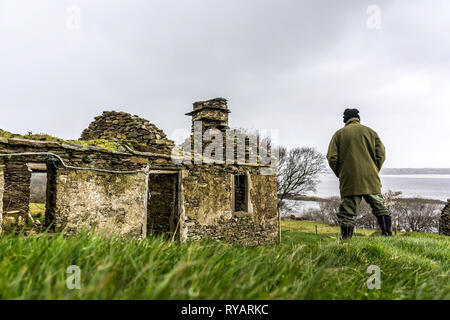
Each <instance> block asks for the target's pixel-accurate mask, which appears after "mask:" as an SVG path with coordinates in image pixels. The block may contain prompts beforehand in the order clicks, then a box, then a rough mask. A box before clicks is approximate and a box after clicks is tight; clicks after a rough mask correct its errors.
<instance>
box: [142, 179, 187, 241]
mask: <svg viewBox="0 0 450 320" xmlns="http://www.w3.org/2000/svg"><path fill="white" fill-rule="evenodd" d="M178 211H179V210H178V173H156V174H150V175H149V179H148V204H147V234H151V233H152V234H155V235H167V236H173V235H174V233H178V231H179V212H178Z"/></svg>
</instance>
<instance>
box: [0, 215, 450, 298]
mask: <svg viewBox="0 0 450 320" xmlns="http://www.w3.org/2000/svg"><path fill="white" fill-rule="evenodd" d="M315 225H318V226H319V228H318V233H317V234H316V233H315ZM284 230H285V231H284V233H283V244H282V245H281V246H263V247H258V248H250V247H243V246H238V245H228V244H224V243H217V242H208V241H205V242H201V243H185V244H180V243H176V242H170V241H167V240H164V239H163V238H158V237H150V238H147V239H145V240H142V241H139V240H135V239H126V240H124V239H118V238H112V237H102V236H89V235H86V234H85V235H80V236H77V237H68V238H66V237H63V236H61V235H56V236H52V235H48V234H44V235H40V236H37V235H31V236H21V235H19V236H13V235H3V236H2V237H0V298H2V299H450V281H449V280H450V277H449V261H450V250H449V248H450V240H449V238H448V237H444V236H437V235H426V234H402V235H400V236H398V237H395V238H390V239H387V238H382V237H378V236H370V235H369V233H367V232H360V233H358V236H357V237H355V238H354V239H352V240H351V241H347V242H344V243H341V242H339V241H337V240H336V233H337V229H335V228H330V227H326V226H324V225H320V224H317V223H311V222H304V221H295V222H284ZM70 265H77V266H79V267H80V268H81V289H80V290H77V289H74V290H69V289H68V288H67V286H66V279H67V277H68V276H69V275H68V274H67V273H66V270H67V267H68V266H70ZM369 265H377V266H379V267H380V268H381V281H382V282H381V289H380V290H376V289H375V290H369V289H368V288H367V286H366V280H367V278H368V277H369V276H370V274H367V273H366V270H367V267H368V266H369Z"/></svg>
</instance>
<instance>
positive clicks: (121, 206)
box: [53, 169, 147, 237]
mask: <svg viewBox="0 0 450 320" xmlns="http://www.w3.org/2000/svg"><path fill="white" fill-rule="evenodd" d="M146 183H147V179H146V175H145V174H144V173H136V174H111V173H100V172H94V171H86V170H68V169H58V170H57V172H56V192H55V198H56V201H55V211H54V217H53V218H54V221H53V223H54V229H55V231H56V232H62V231H64V232H65V233H66V234H76V233H79V232H81V231H83V230H89V231H90V230H93V229H95V230H96V231H103V232H105V233H107V234H116V235H120V236H134V237H139V236H141V235H143V228H144V225H145V219H146V212H147V186H146Z"/></svg>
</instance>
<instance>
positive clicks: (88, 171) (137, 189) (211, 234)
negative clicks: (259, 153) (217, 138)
mask: <svg viewBox="0 0 450 320" xmlns="http://www.w3.org/2000/svg"><path fill="white" fill-rule="evenodd" d="M229 114H230V111H229V109H228V106H227V100H226V99H223V98H217V99H212V100H207V101H201V102H196V103H194V105H193V111H192V112H190V113H188V114H187V115H189V116H191V117H192V129H193V135H194V124H195V123H196V124H198V123H199V122H200V123H201V125H202V132H205V131H206V130H207V129H216V130H219V132H221V133H222V134H224V135H225V131H226V130H227V129H228V128H229V125H228V118H229ZM224 138H225V137H224ZM81 139H82V140H81V142H83V141H84V142H88V146H85V145H84V144H83V143H80V144H78V143H68V142H64V141H63V140H58V141H57V142H55V141H33V140H28V139H20V138H1V137H0V202H1V206H3V208H1V207H0V209H1V210H0V226H2V225H3V224H2V218H1V217H2V216H1V213H2V212H4V211H5V208H17V209H19V210H22V211H28V205H29V199H30V174H31V173H30V170H28V168H47V187H46V203H45V207H46V209H45V210H46V211H45V223H44V227H46V228H49V230H51V231H54V232H64V233H66V234H77V233H80V232H83V231H86V230H88V231H91V232H104V233H107V234H115V235H119V236H122V237H130V236H131V237H139V238H142V237H145V236H147V235H148V234H156V235H168V236H170V237H174V238H176V239H179V240H180V241H197V240H201V239H216V240H220V241H227V242H238V243H241V244H246V245H261V244H267V243H274V242H275V239H276V230H277V228H276V223H277V220H276V210H277V209H276V207H277V182H276V177H275V176H274V175H264V174H262V170H263V169H264V168H265V167H266V166H265V165H260V164H255V163H251V164H250V163H242V162H237V161H236V162H233V163H228V162H224V163H221V164H217V163H216V164H211V163H205V162H201V163H195V162H182V163H178V162H174V161H173V160H172V158H171V153H172V149H173V147H174V143H173V142H172V141H170V140H168V139H167V137H166V135H165V134H164V132H163V131H162V130H160V129H158V128H157V127H156V126H155V125H153V124H151V123H150V122H149V121H147V120H145V119H142V118H139V117H138V116H133V115H131V114H128V113H124V112H115V111H109V112H104V113H103V114H102V115H100V116H98V117H96V118H95V120H94V121H93V122H92V123H91V124H90V125H89V127H88V128H87V129H86V130H84V131H83V133H82V135H81ZM94 140H102V141H103V140H105V141H116V142H119V146H121V147H120V148H118V150H110V149H106V148H99V147H95V146H91V145H90V144H89V143H90V142H93V141H94ZM190 140H191V141H192V140H193V137H192V136H191V139H190ZM224 141H225V139H224ZM207 146H208V142H205V141H203V142H202V146H201V147H202V150H201V151H203V150H204V148H206V147H207ZM191 147H194V146H193V144H192V145H191ZM226 147H227V146H226V144H225V143H224V144H223V150H222V151H223V154H226ZM233 147H236V146H235V145H234V146H233ZM191 151H192V154H194V153H195V152H194V150H191ZM12 153H14V154H20V155H14V156H12V155H11V156H9V155H10V154H12ZM24 153H27V154H24ZM29 153H32V156H30V155H29ZM233 153H235V150H233ZM5 155H8V156H5ZM36 164H39V165H36ZM40 170H42V169H40ZM8 210H9V209H8Z"/></svg>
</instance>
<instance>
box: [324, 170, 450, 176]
mask: <svg viewBox="0 0 450 320" xmlns="http://www.w3.org/2000/svg"><path fill="white" fill-rule="evenodd" d="M325 172H326V173H330V174H332V173H333V171H331V170H330V169H326V171H325ZM381 174H389V175H396V174H450V168H383V169H381Z"/></svg>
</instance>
